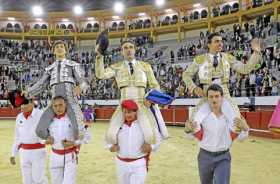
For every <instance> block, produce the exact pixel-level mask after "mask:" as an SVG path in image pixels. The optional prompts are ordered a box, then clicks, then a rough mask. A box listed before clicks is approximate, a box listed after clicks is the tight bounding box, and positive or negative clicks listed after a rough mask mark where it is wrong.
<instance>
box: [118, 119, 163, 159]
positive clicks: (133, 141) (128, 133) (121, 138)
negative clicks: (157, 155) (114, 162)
mask: <svg viewBox="0 0 280 184" xmlns="http://www.w3.org/2000/svg"><path fill="white" fill-rule="evenodd" d="M155 132H156V143H155V144H153V145H151V146H152V151H156V150H157V149H158V147H159V145H160V143H161V136H160V134H159V132H158V131H155ZM144 143H145V141H144V135H143V131H142V128H141V126H140V124H139V123H137V121H135V122H133V123H132V125H131V126H130V127H129V126H128V125H127V124H123V125H122V127H121V128H120V130H119V132H118V145H119V147H120V150H119V152H118V156H120V157H122V158H132V159H133V158H141V157H143V156H145V155H146V153H143V152H142V151H141V147H142V145H143V144H144Z"/></svg>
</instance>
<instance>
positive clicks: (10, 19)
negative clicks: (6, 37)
mask: <svg viewBox="0 0 280 184" xmlns="http://www.w3.org/2000/svg"><path fill="white" fill-rule="evenodd" d="M7 19H8V20H9V21H15V20H16V19H15V17H8V18H7Z"/></svg>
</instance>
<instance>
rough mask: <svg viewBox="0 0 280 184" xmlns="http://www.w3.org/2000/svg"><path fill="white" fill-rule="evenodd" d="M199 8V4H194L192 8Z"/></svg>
mask: <svg viewBox="0 0 280 184" xmlns="http://www.w3.org/2000/svg"><path fill="white" fill-rule="evenodd" d="M200 6H201V4H200V3H196V4H194V5H193V7H194V8H198V7H200Z"/></svg>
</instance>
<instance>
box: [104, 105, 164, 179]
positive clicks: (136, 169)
mask: <svg viewBox="0 0 280 184" xmlns="http://www.w3.org/2000/svg"><path fill="white" fill-rule="evenodd" d="M121 107H122V111H123V115H124V116H123V117H124V123H123V125H122V126H121V128H120V129H119V132H118V134H117V144H114V145H108V148H109V149H110V151H111V152H117V158H116V166H117V176H118V183H119V184H144V183H145V178H146V175H147V168H148V160H149V155H150V153H151V151H156V150H157V149H158V147H159V145H160V142H161V136H160V134H159V132H158V131H157V133H156V136H157V138H156V139H155V140H157V142H154V143H153V144H148V143H145V140H144V136H143V130H142V128H141V126H140V123H139V122H138V120H137V111H138V106H137V104H136V103H135V102H134V101H133V100H124V101H123V102H122V104H121Z"/></svg>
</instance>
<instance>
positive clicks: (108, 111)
mask: <svg viewBox="0 0 280 184" xmlns="http://www.w3.org/2000/svg"><path fill="white" fill-rule="evenodd" d="M114 111H115V108H113V107H109V108H107V107H104V108H97V109H95V113H96V119H99V120H109V119H110V118H111V116H112V115H113V113H114ZM19 112H20V110H19V109H12V108H0V118H1V117H2V118H7V117H16V116H17V114H18V113H19ZM161 112H162V115H163V118H164V120H165V121H166V123H167V124H170V125H181V126H183V125H184V124H185V122H186V120H187V119H188V114H189V111H188V109H187V108H182V107H176V108H170V109H161ZM272 113H273V112H272V111H257V112H241V114H242V115H243V116H244V118H245V119H246V120H247V122H248V124H249V126H250V127H251V128H252V129H259V130H268V128H267V127H268V124H269V120H270V118H271V116H272ZM255 135H259V134H255ZM266 136H269V135H265V136H264V137H266Z"/></svg>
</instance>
